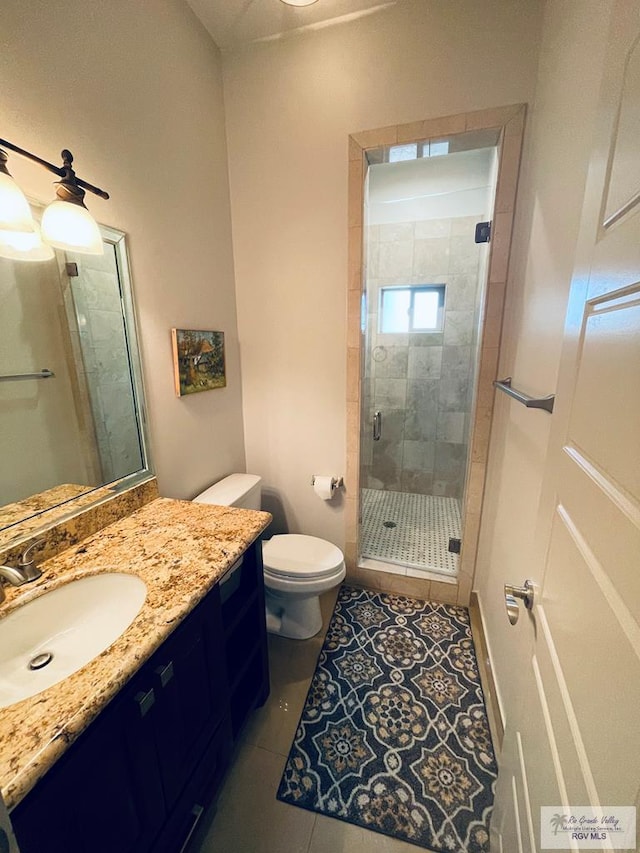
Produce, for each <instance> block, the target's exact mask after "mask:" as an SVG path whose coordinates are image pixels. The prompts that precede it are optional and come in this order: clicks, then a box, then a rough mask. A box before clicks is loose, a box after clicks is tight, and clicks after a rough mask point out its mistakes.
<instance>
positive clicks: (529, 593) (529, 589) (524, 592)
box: [504, 580, 535, 625]
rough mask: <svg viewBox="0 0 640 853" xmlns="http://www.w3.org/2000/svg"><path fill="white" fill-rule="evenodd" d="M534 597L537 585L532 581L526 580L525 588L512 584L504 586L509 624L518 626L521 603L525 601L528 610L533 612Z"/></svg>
mask: <svg viewBox="0 0 640 853" xmlns="http://www.w3.org/2000/svg"><path fill="white" fill-rule="evenodd" d="M534 596H535V585H534V584H533V583H532V582H531V581H530V580H526V581H525V582H524V586H513V585H512V584H510V583H506V584H505V585H504V604H505V607H506V608H507V616H508V617H509V622H511V624H512V625H515V624H516V622H517V621H518V617H519V616H520V604H519V601H524V606H525V607H526V608H527V610H532V609H533V600H534Z"/></svg>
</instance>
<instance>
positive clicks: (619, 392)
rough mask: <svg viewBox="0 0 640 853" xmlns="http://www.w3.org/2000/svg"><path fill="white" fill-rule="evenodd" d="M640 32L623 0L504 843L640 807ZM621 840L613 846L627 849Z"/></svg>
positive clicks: (608, 74)
mask: <svg viewBox="0 0 640 853" xmlns="http://www.w3.org/2000/svg"><path fill="white" fill-rule="evenodd" d="M639 34H640V3H638V2H637V0H620V2H618V3H617V4H616V7H615V11H614V14H613V19H612V29H611V33H610V36H609V46H608V55H607V63H606V70H605V77H604V81H603V89H602V96H601V104H600V108H599V114H598V128H597V133H596V141H595V146H594V150H593V154H592V159H591V164H590V169H589V176H588V181H587V190H586V194H585V203H584V209H583V217H582V225H581V237H580V244H579V249H578V253H577V261H576V268H575V270H574V277H573V281H572V286H571V294H570V299H569V308H568V313H567V322H566V328H565V340H564V345H563V352H562V362H561V367H560V378H559V384H558V389H557V399H556V408H555V412H554V414H553V416H552V417H553V419H554V422H553V427H552V433H551V440H550V449H549V453H548V456H547V461H546V469H545V481H544V488H543V493H542V497H541V502H540V510H539V520H538V528H537V536H536V543H537V544H536V547H537V548H538V549H539V553H538V554H537V559H536V560H535V563H534V564H535V565H536V566H537V567H538V571H539V574H538V576H537V577H534V578H532V580H533V581H534V582H535V583H536V585H537V594H536V598H535V604H534V608H533V610H532V612H531V613H530V614H528V613H526V612H524V610H521V615H520V621H519V623H518V624H517V625H516V626H515V627H514V629H513V630H514V632H515V631H517V632H519V634H518V641H517V643H514V658H513V679H514V682H515V683H516V684H517V686H518V699H517V701H515V702H513V703H512V704H513V705H514V707H510V708H507V725H506V730H505V741H504V748H503V758H502V762H501V772H500V777H499V781H498V791H497V795H496V807H495V812H494V818H493V821H492V850H494V851H499V850H502V851H504V853H515V851H518V853H520V851H526V852H527V853H529V851H539V850H542V849H549V848H544V847H542V845H541V843H540V807H541V806H557V807H558V812H559V813H560V814H562V812H563V810H566V808H567V807H569V806H584V805H589V804H591V805H593V806H596V807H598V806H612V805H613V806H634V805H636V806H637V805H638V797H639V791H640V203H639V202H640V43H639V41H638V38H639ZM559 191H561V188H559ZM513 405H515V404H513ZM532 416H541V415H539V414H537V413H536V415H533V413H532ZM505 581H507V582H509V583H517V584H522V582H523V581H524V578H519V577H510V578H505ZM523 631H525V632H526V634H525V637H526V639H527V642H526V643H523V642H522V640H523V633H522V632H523ZM514 639H515V634H514ZM523 646H525V647H526V648H527V649H528V651H527V652H526V653H523V652H522V648H523ZM515 706H517V707H515ZM572 843H573V849H575V850H582V849H587V845H585V843H584V842H582V841H580V840H575V839H574V841H573V842H572ZM607 845H610V842H606V841H605V842H603V844H602V846H601V847H600V848H599V849H614V847H613V846H607ZM589 849H591V848H589ZM631 849H635V847H632V848H631Z"/></svg>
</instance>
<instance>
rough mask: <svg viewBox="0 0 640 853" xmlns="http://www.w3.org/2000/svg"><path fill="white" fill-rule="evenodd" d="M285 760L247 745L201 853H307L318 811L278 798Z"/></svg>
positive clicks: (230, 779)
mask: <svg viewBox="0 0 640 853" xmlns="http://www.w3.org/2000/svg"><path fill="white" fill-rule="evenodd" d="M284 765H285V758H284V757H283V756H282V755H276V754H275V753H273V752H268V751H267V750H265V749H260V748H258V747H255V746H253V745H252V744H250V743H245V744H244V745H243V746H242V748H241V750H240V752H239V754H238V755H237V758H236V761H235V763H234V765H233V767H232V768H231V771H230V773H229V776H228V777H227V780H226V783H225V785H224V788H223V791H222V794H221V796H220V799H219V800H218V805H217V810H216V815H215V817H214V819H213V822H212V824H211V826H210V827H209V830H208V832H207V835H206V837H205V839H204V841H203V842H202V845H201V847H200V851H199V853H218V851H220V850H224V851H225V853H274V851H276V850H277V851H278V853H304V851H306V850H307V849H308V846H309V843H310V841H311V834H312V831H313V827H314V824H315V820H316V815H315V814H314V813H312V812H308V811H305V810H304V809H299V808H296V807H295V806H290V805H287V804H286V803H281V802H279V801H278V800H276V791H277V788H278V784H279V782H280V777H281V776H282V771H283V769H284Z"/></svg>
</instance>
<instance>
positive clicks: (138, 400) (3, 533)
mask: <svg viewBox="0 0 640 853" xmlns="http://www.w3.org/2000/svg"><path fill="white" fill-rule="evenodd" d="M30 203H31V205H32V206H33V207H36V208H37V211H36V213H37V214H39V213H40V212H41V210H42V205H41V203H39V202H36V201H33V200H30ZM99 227H100V232H101V234H102V238H103V240H104V241H105V242H106V243H109V244H111V245H112V246H113V247H114V251H115V259H116V267H117V272H118V279H119V282H120V295H121V303H122V313H123V317H124V323H125V339H126V346H127V355H128V359H129V365H130V370H131V387H132V391H133V400H134V406H135V412H136V417H137V420H138V428H139V436H140V450H141V453H142V462H143V467H142V468H140V469H139V470H138V471H135V472H133V473H131V474H127V475H126V476H125V477H121V478H120V479H118V480H113V481H111V482H109V483H101V484H99V485H97V486H93V487H91V488H88V489H87V491H86V492H83V493H82V494H81V495H76V496H74V497H73V498H69V500H67V501H63V502H62V503H59V504H52V505H51V506H49V507H47V508H46V509H43V510H41V511H39V512H36V513H33V514H32V515H27V516H25V517H24V518H22V519H20V520H19V521H15V522H13V523H12V524H9V525H7V526H6V527H1V528H0V549H5V548H7V547H11V546H14V545H17V544H20V543H21V542H22V541H26V540H29V539H34V538H37V537H39V536H40V535H41V534H42V533H44V532H45V531H47V530H50V529H51V528H52V527H54V526H55V525H57V524H61V523H63V522H65V521H68V520H69V519H71V518H73V517H75V516H76V515H79V514H80V513H82V512H85V511H86V510H89V509H93V508H94V507H97V506H100V505H101V504H103V503H106V502H107V501H109V500H112V499H113V498H114V497H116V496H118V495H120V494H122V493H123V492H126V491H128V490H129V489H131V488H132V487H133V486H137V485H140V484H142V483H145V482H147V481H149V480H152V479H153V478H154V476H155V473H154V470H153V466H152V463H151V460H150V440H149V428H148V419H147V413H146V407H145V400H146V397H145V389H144V374H143V369H142V355H141V352H140V332H139V323H138V316H137V313H136V307H135V301H134V296H133V282H132V277H131V270H130V265H129V257H128V254H127V246H126V238H127V235H126V233H125V232H124V231H119V230H118V229H117V228H112V227H111V226H109V225H102V224H100V225H99ZM56 258H57V259H58V266H60V255H59V253H58V252H56ZM16 263H18V262H16ZM63 267H64V264H63ZM99 489H109V490H110V493H109V494H108V495H101V496H100V497H99V498H96V499H95V500H93V501H92V500H90V499H88V496H89V495H91V493H92V492H95V491H97V490H99ZM77 501H80V503H79V504H76V502H77ZM65 508H66V509H65ZM58 509H59V510H61V512H60V513H59V514H56V515H55V517H52V516H51V515H50V513H52V512H54V511H55V510H58ZM40 516H46V518H47V520H46V521H45V522H44V523H43V524H42V525H35V524H34V526H33V527H32V526H31V525H30V524H29V525H28V530H26V531H25V530H23V529H21V527H22V525H24V524H25V523H27V522H32V521H34V520H35V519H37V518H38V517H40Z"/></svg>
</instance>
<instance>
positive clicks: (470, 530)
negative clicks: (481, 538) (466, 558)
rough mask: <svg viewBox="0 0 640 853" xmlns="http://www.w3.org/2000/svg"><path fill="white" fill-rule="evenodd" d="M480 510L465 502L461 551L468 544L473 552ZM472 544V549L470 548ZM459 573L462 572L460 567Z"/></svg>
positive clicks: (478, 528) (476, 539) (478, 527)
mask: <svg viewBox="0 0 640 853" xmlns="http://www.w3.org/2000/svg"><path fill="white" fill-rule="evenodd" d="M480 509H481V508H480V507H479V506H475V505H472V504H471V502H470V501H466V507H465V519H464V530H463V533H462V542H463V545H462V547H463V549H464V548H466V544H467V542H469V543H470V549H471V550H474V551H475V543H476V542H477V541H478V533H479V532H480ZM472 544H473V548H471V545H472ZM466 568H467V567H465V569H466ZM460 571H462V567H461V569H460Z"/></svg>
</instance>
